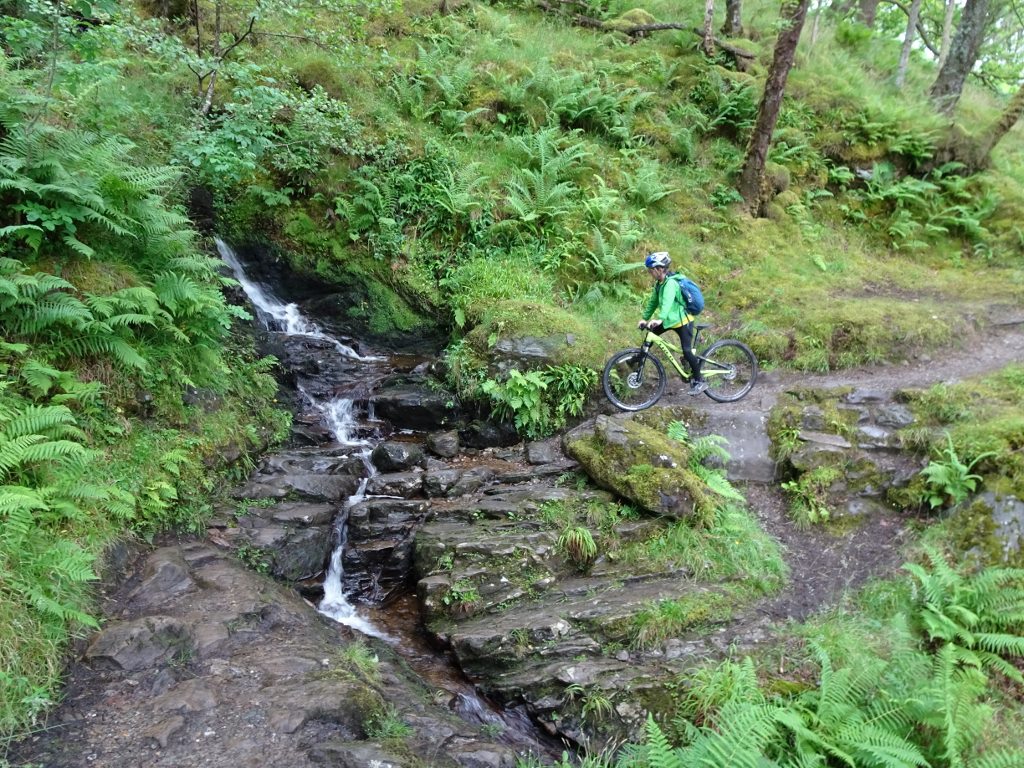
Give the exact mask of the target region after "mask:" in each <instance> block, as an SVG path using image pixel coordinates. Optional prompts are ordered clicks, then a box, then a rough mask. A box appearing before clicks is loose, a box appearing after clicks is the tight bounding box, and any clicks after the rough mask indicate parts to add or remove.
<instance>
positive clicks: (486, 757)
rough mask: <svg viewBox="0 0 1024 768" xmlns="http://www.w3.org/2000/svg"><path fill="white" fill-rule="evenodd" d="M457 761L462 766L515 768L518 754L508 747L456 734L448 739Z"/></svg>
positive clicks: (463, 767)
mask: <svg viewBox="0 0 1024 768" xmlns="http://www.w3.org/2000/svg"><path fill="white" fill-rule="evenodd" d="M448 747H449V749H451V750H452V754H454V755H455V762H456V763H458V764H459V765H460V766H462V768H515V766H517V765H519V764H520V763H519V761H518V759H517V758H516V754H515V753H514V752H513V751H512V750H511V749H509V748H508V747H500V746H498V745H497V744H490V743H486V742H480V741H478V740H476V739H470V738H466V737H458V736H456V737H455V738H453V739H450V740H449V741H448Z"/></svg>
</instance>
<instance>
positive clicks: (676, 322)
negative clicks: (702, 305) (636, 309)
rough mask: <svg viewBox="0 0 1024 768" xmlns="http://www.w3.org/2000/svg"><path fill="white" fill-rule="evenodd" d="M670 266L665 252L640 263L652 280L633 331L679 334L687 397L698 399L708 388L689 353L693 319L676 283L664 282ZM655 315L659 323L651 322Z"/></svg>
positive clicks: (698, 363) (672, 281)
mask: <svg viewBox="0 0 1024 768" xmlns="http://www.w3.org/2000/svg"><path fill="white" fill-rule="evenodd" d="M671 264H672V257H671V256H669V255H668V251H655V252H654V253H649V254H647V258H645V259H644V266H645V267H647V273H648V274H649V275H650V276H651V277H652V278H653V279H654V291H653V292H652V293H651V298H650V299H648V300H647V306H646V307H644V316H643V320H641V321H640V322H639V323H637V328H641V329H643V328H646V329H647V330H649V331H653V332H654V333H657V334H658V335H659V336H660V335H661V334H663V333H664V332H665V331H675V332H676V333H678V334H679V341H680V343H681V345H682V348H683V358H685V360H686V363H687V365H689V366H690V371H691V372H692V373H693V377H692V378H691V379H690V394H691V395H699V394H700V393H701V392H703V391H704V390H705V389H707V388H708V384H707V382H706V381H704V378H703V377H702V376H701V374H700V361H699V360H698V359H697V356H696V355H695V354H694V350H693V319H694V318H693V316H692V315H688V314H687V313H686V304H685V303H684V302H683V294H682V293H681V292H680V290H679V283H678V282H677V281H676V280H669V279H668V278H669V276H670V275H671V274H672V273H671V272H669V267H670V266H671ZM655 312H657V315H658V318H659V319H657V320H651V317H652V316H653V315H654V314H655Z"/></svg>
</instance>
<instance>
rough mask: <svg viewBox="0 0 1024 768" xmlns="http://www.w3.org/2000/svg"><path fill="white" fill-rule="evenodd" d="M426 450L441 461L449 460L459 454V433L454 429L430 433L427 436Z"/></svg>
mask: <svg viewBox="0 0 1024 768" xmlns="http://www.w3.org/2000/svg"><path fill="white" fill-rule="evenodd" d="M427 449H428V450H429V451H431V452H432V453H433V454H435V455H436V456H440V457H441V458H442V459H451V458H453V457H455V456H457V455H458V453H459V433H458V432H457V431H456V430H454V429H452V430H448V431H446V432H431V433H430V434H429V435H427Z"/></svg>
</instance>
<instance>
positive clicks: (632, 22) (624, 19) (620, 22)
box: [604, 8, 658, 32]
mask: <svg viewBox="0 0 1024 768" xmlns="http://www.w3.org/2000/svg"><path fill="white" fill-rule="evenodd" d="M657 23H658V20H657V19H656V18H654V16H653V15H651V13H650V12H649V11H645V10H644V9H643V8H631V9H630V10H628V11H626V12H625V13H624V14H622V15H621V16H619V17H618V18H616V19H611V20H610V21H606V22H605V24H604V26H605V28H606V29H612V30H615V31H616V32H625V31H626V30H628V29H632V28H633V27H644V26H647V25H649V24H657Z"/></svg>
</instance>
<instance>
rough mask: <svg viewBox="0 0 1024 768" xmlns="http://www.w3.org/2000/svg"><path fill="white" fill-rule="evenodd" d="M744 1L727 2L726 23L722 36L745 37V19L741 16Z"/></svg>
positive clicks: (726, 0)
mask: <svg viewBox="0 0 1024 768" xmlns="http://www.w3.org/2000/svg"><path fill="white" fill-rule="evenodd" d="M741 3H742V0H725V23H724V24H723V25H722V34H723V35H725V36H726V37H742V36H743V19H742V17H741V16H740V7H741Z"/></svg>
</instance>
